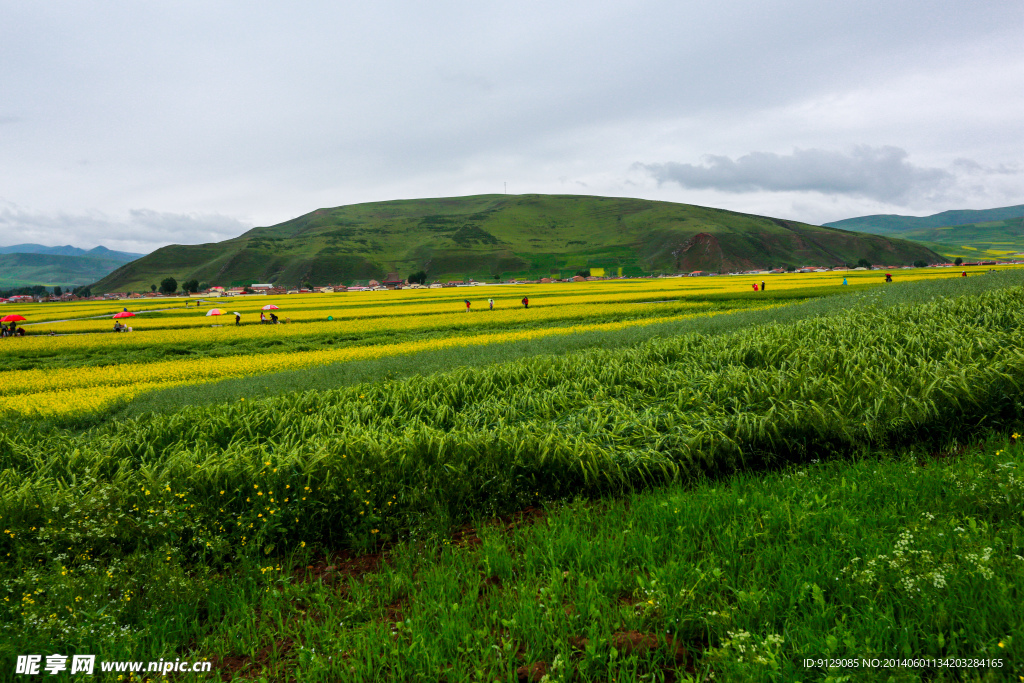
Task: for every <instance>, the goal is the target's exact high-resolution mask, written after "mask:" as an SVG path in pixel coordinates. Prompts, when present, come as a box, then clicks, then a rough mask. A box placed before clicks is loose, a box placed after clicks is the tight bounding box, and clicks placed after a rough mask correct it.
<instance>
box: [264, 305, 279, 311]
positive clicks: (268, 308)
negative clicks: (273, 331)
mask: <svg viewBox="0 0 1024 683" xmlns="http://www.w3.org/2000/svg"><path fill="white" fill-rule="evenodd" d="M263 310H264V311H278V310H280V309H279V308H278V307H277V306H275V305H274V304H267V305H266V306H264V307H263Z"/></svg>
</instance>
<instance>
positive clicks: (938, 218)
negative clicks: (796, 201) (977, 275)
mask: <svg viewBox="0 0 1024 683" xmlns="http://www.w3.org/2000/svg"><path fill="white" fill-rule="evenodd" d="M825 225H827V226H831V227H835V228H843V229H845V230H859V231H861V232H870V233H874V234H876V235H889V236H897V237H900V238H902V239H908V240H913V241H915V242H918V243H920V244H924V245H925V246H928V247H930V248H931V249H933V250H935V251H937V252H939V253H941V254H944V255H946V256H949V257H956V256H962V257H965V258H977V257H989V258H999V257H1002V256H1008V255H1010V254H1018V253H1021V252H1024V204H1021V205H1018V206H1004V207H1001V208H997V209H984V210H979V211H975V210H959V211H943V212H942V213H937V214H934V215H932V216H922V217H916V216H898V215H877V216H861V217H860V218H847V219H845V220H841V221H835V222H834V223H826V224H825Z"/></svg>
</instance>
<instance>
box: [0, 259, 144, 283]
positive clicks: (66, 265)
mask: <svg viewBox="0 0 1024 683" xmlns="http://www.w3.org/2000/svg"><path fill="white" fill-rule="evenodd" d="M123 264H124V261H122V260H115V259H103V258H98V257H95V256H64V255H62V254H25V253H17V254H0V289H10V288H13V287H27V286H32V285H46V286H47V287H50V286H53V285H60V286H61V287H66V286H68V285H73V286H77V285H87V284H89V283H90V282H95V281H96V280H98V279H99V278H102V277H104V276H105V275H107V274H108V273H110V272H111V271H112V270H114V269H116V268H118V267H119V266H121V265H123Z"/></svg>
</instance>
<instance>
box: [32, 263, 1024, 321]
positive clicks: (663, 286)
mask: <svg viewBox="0 0 1024 683" xmlns="http://www.w3.org/2000/svg"><path fill="white" fill-rule="evenodd" d="M1008 268H1012V267H1008ZM966 270H967V272H968V274H969V275H976V274H980V273H984V272H987V271H988V269H987V268H968V269H966ZM959 273H960V270H956V271H953V270H951V269H934V268H924V269H912V270H899V271H893V274H894V277H895V279H896V281H897V282H913V281H919V280H927V279H944V278H950V277H956V276H958V275H959ZM844 278H846V279H847V280H848V282H849V283H850V286H852V287H855V288H856V287H859V286H871V285H878V284H880V283H881V282H882V281H883V279H884V273H883V272H881V271H850V272H845V273H844V272H828V273H788V274H785V275H765V276H761V275H751V276H718V277H696V278H657V279H636V280H604V281H594V282H581V283H559V284H550V285H515V286H513V285H502V286H496V285H491V286H484V287H457V288H445V289H424V290H395V291H386V292H344V293H337V294H305V295H294V294H293V295H286V296H247V297H222V298H214V299H207V300H205V302H204V304H203V306H202V307H200V308H192V309H191V310H190V309H188V308H186V307H185V302H186V301H188V300H185V299H148V300H130V301H120V302H117V301H115V302H109V301H97V302H93V301H90V302H73V303H52V304H33V305H29V306H23V307H22V308H20V309H19V311H18V312H21V313H22V314H23V315H24V314H31V315H30V320H29V323H30V324H29V326H28V328H27V330H28V331H29V332H30V333H31V334H47V333H49V332H50V331H54V332H59V333H68V332H88V331H102V332H106V331H108V330H109V329H110V327H111V324H108V323H104V322H103V321H102V320H99V321H95V320H94V321H90V320H78V321H77V322H47V321H63V320H69V319H76V318H88V317H91V316H97V315H107V316H113V315H114V313H117V312H119V311H121V310H122V308H128V309H129V310H130V311H148V310H153V309H165V310H162V311H160V312H154V313H146V314H143V316H142V317H139V318H138V319H136V320H133V321H131V322H132V323H133V326H134V327H136V328H138V329H140V330H141V329H160V328H166V327H208V326H210V325H211V324H223V323H222V322H221V321H219V320H211V319H210V318H208V317H206V312H207V311H209V310H210V309H211V308H220V309H221V310H224V311H225V312H226V313H227V314H228V315H230V314H231V313H233V312H234V311H238V312H239V313H241V314H242V315H243V318H244V322H246V323H247V324H248V323H252V322H254V321H256V320H258V318H259V313H260V308H261V307H262V306H265V305H268V304H271V305H276V306H279V307H280V312H279V315H280V316H281V317H282V318H283V317H285V316H287V317H290V318H291V319H292V321H293V322H299V321H311V320H324V319H326V318H327V316H328V315H332V316H334V317H335V318H336V319H342V318H344V319H352V318H366V317H382V316H383V317H386V316H393V315H429V314H434V313H445V312H453V311H461V310H463V309H464V305H463V303H462V302H463V300H464V299H469V300H471V301H472V302H473V308H474V309H476V310H481V309H483V308H485V307H486V304H487V299H489V298H493V299H494V300H495V305H496V307H497V308H499V309H504V308H515V307H517V306H519V305H520V304H519V300H520V299H521V298H522V297H523V296H528V297H530V298H531V299H532V303H531V307H538V306H540V307H543V306H550V305H556V306H557V305H563V304H566V303H580V304H582V303H629V302H635V301H643V300H645V299H647V298H653V299H664V298H697V299H698V300H704V299H707V298H716V299H717V298H722V297H728V298H732V297H735V296H744V297H748V298H749V297H750V296H752V295H753V288H752V285H753V284H754V283H758V284H760V282H761V281H764V282H766V283H767V285H768V287H769V291H770V292H771V293H775V292H787V293H797V294H798V293H799V292H798V290H802V289H814V290H816V289H818V288H822V287H838V286H840V285H841V283H842V281H843V279H844ZM189 303H190V304H192V305H193V306H194V305H195V302H194V301H189Z"/></svg>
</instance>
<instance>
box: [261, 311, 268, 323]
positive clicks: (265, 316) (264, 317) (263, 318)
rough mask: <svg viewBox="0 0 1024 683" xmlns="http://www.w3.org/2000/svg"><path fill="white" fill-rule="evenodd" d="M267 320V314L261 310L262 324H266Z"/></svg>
mask: <svg viewBox="0 0 1024 683" xmlns="http://www.w3.org/2000/svg"><path fill="white" fill-rule="evenodd" d="M266 322H267V314H266V313H264V312H263V311H260V324H261V325H264V324H266Z"/></svg>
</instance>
